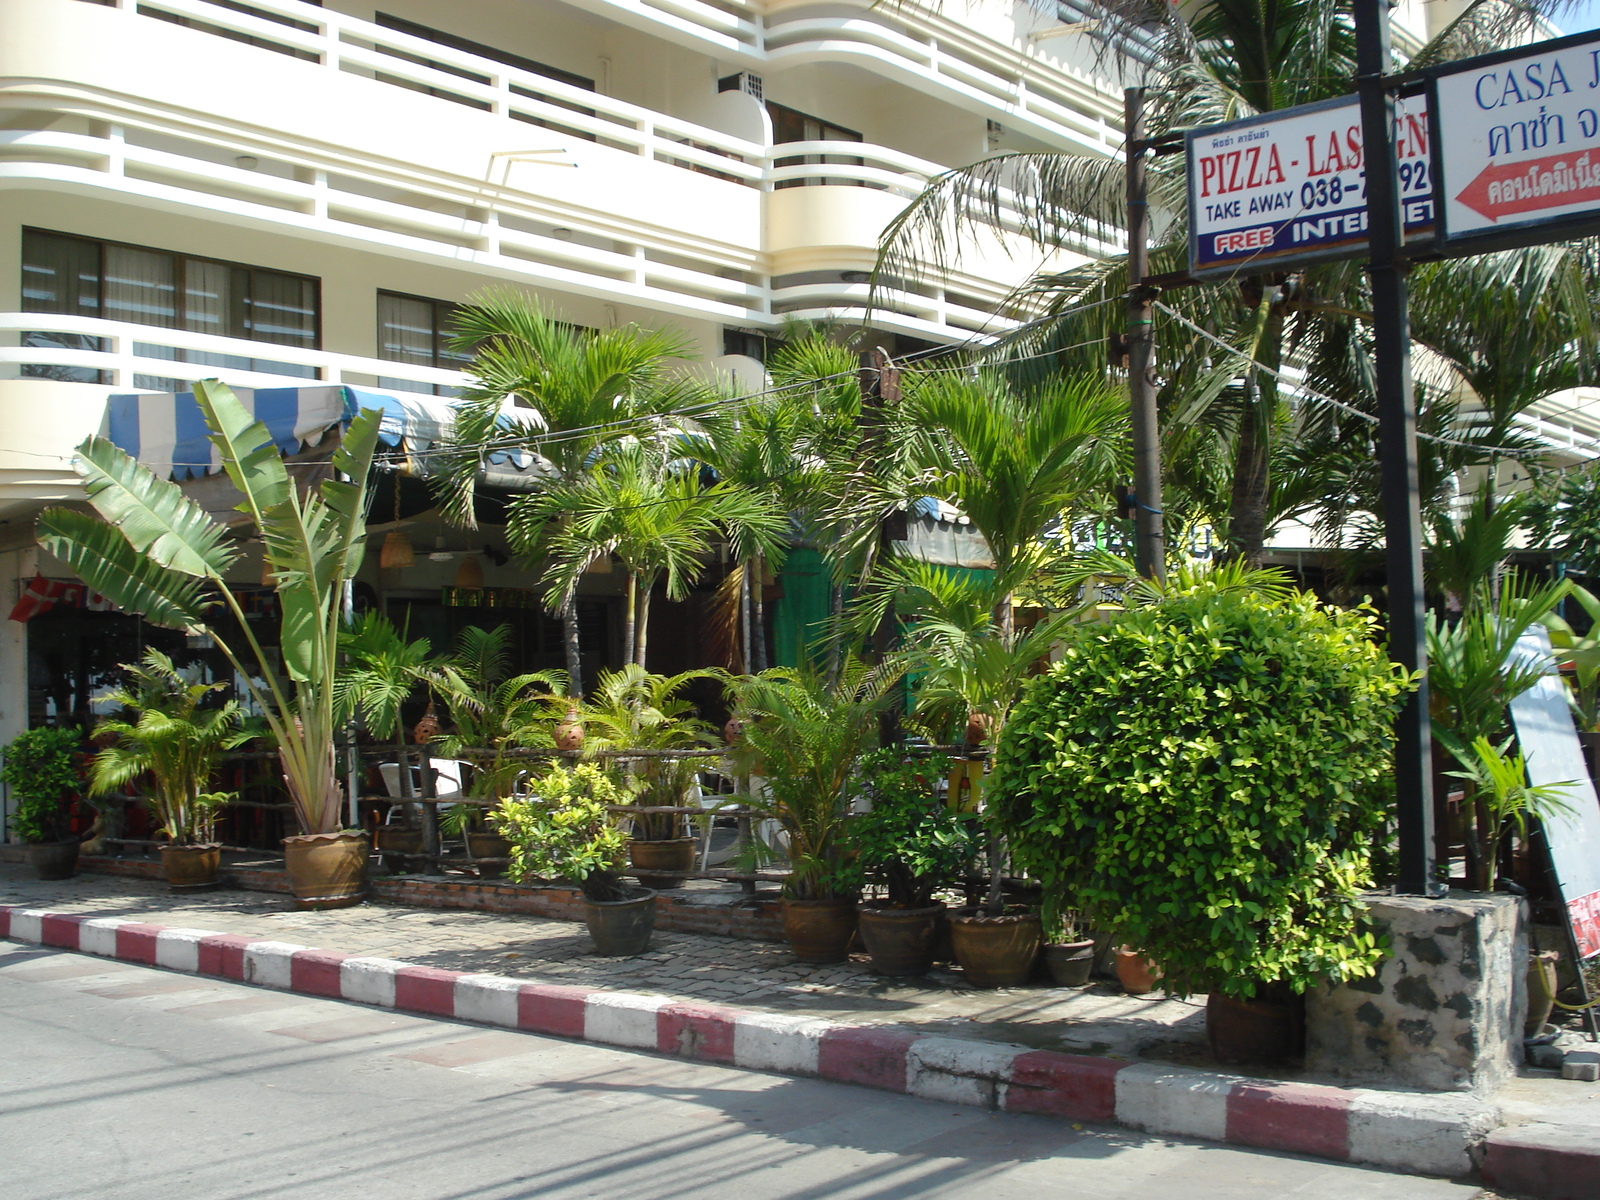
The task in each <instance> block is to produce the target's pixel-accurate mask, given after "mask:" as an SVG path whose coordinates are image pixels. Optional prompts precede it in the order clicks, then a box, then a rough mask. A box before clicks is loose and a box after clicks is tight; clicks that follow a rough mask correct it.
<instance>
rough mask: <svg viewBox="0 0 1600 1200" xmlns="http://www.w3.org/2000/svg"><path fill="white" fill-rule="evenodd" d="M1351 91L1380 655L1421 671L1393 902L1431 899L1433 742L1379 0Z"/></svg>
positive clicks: (1385, 12)
mask: <svg viewBox="0 0 1600 1200" xmlns="http://www.w3.org/2000/svg"><path fill="white" fill-rule="evenodd" d="M1355 24H1356V83H1357V86H1358V88H1359V91H1360V95H1361V131H1362V140H1363V142H1364V144H1365V146H1366V154H1365V158H1366V182H1367V245H1368V252H1369V255H1370V258H1369V262H1370V266H1369V267H1368V271H1369V273H1370V275H1371V279H1372V330H1373V357H1374V360H1375V362H1374V369H1375V383H1376V388H1377V397H1378V438H1379V446H1380V457H1381V459H1382V465H1383V530H1384V541H1385V547H1386V549H1385V565H1386V568H1387V575H1388V582H1389V656H1390V657H1391V658H1392V659H1394V661H1395V662H1397V663H1399V664H1401V665H1402V666H1403V667H1405V668H1406V670H1408V671H1415V672H1421V673H1422V678H1421V682H1420V683H1419V684H1418V686H1417V690H1416V691H1414V692H1413V693H1411V696H1410V698H1409V699H1408V700H1407V701H1406V705H1405V707H1404V708H1403V709H1402V710H1401V712H1400V716H1399V718H1398V719H1397V720H1396V722H1395V747H1394V772H1395V810H1396V823H1397V825H1398V832H1399V842H1400V845H1399V876H1398V878H1397V879H1396V881H1395V891H1397V892H1399V893H1400V894H1402V895H1411V896H1427V895H1436V894H1438V891H1439V888H1438V886H1437V885H1436V884H1435V882H1434V879H1433V741H1432V738H1433V734H1432V730H1431V729H1430V727H1429V722H1428V679H1427V670H1428V646H1427V641H1426V639H1425V634H1424V625H1423V613H1424V602H1423V592H1422V511H1421V506H1420V503H1419V491H1418V485H1417V412H1416V402H1415V398H1414V397H1413V395H1412V391H1411V329H1410V322H1409V319H1408V317H1407V314H1406V266H1405V263H1404V262H1403V260H1402V253H1401V252H1402V248H1403V247H1402V237H1403V233H1402V230H1403V228H1404V227H1403V226H1402V224H1401V221H1400V185H1399V180H1398V178H1397V171H1396V163H1395V154H1394V96H1393V94H1392V93H1391V92H1390V90H1389V88H1388V86H1387V81H1386V79H1385V78H1384V76H1385V74H1386V73H1387V71H1388V69H1389V64H1390V61H1391V57H1390V52H1389V4H1388V0H1355Z"/></svg>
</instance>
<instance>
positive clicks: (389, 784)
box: [378, 758, 467, 824]
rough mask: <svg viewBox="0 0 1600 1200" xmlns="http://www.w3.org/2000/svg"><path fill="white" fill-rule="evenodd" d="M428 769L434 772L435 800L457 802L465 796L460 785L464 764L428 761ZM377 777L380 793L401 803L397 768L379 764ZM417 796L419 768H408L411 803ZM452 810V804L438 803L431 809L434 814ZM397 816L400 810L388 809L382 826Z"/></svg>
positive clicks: (439, 759) (464, 769) (419, 783)
mask: <svg viewBox="0 0 1600 1200" xmlns="http://www.w3.org/2000/svg"><path fill="white" fill-rule="evenodd" d="M429 765H430V766H432V767H433V770H434V777H433V788H434V795H435V796H436V797H437V798H438V799H439V800H441V801H453V800H459V799H461V798H462V797H463V796H465V795H466V792H465V791H464V790H463V786H462V782H461V777H462V775H464V774H465V773H466V768H467V764H466V763H464V762H462V761H461V760H459V759H455V758H435V759H432V760H430V762H429ZM378 774H379V775H381V776H382V777H383V790H384V791H386V792H388V793H389V798H390V799H392V800H399V799H402V797H401V795H400V764H399V763H392V762H386V763H379V764H378ZM421 795H422V768H421V767H418V766H413V767H412V768H411V797H410V799H411V800H412V801H415V800H416V799H417V798H418V797H419V796H421ZM453 807H454V805H453V804H450V803H442V804H439V805H437V806H436V807H435V811H436V812H441V813H442V812H444V811H445V810H446V809H448V808H453ZM397 816H401V809H400V806H399V805H398V804H396V805H393V806H392V807H391V808H390V809H389V815H388V817H387V818H386V819H385V822H384V823H385V824H393V823H394V821H395V818H396V817H397Z"/></svg>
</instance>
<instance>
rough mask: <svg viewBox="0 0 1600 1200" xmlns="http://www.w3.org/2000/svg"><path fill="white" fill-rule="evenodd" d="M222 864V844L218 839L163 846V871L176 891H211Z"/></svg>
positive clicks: (168, 882) (168, 883)
mask: <svg viewBox="0 0 1600 1200" xmlns="http://www.w3.org/2000/svg"><path fill="white" fill-rule="evenodd" d="M221 866H222V846H221V844H220V843H218V842H204V843H196V844H194V845H190V846H163V847H161V873H162V874H163V875H165V876H166V878H167V886H168V887H170V888H171V889H172V890H173V891H175V892H199V891H208V890H210V889H211V888H214V887H216V886H217V870H218V868H220V867H221Z"/></svg>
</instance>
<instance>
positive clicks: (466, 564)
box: [456, 554, 483, 588]
mask: <svg viewBox="0 0 1600 1200" xmlns="http://www.w3.org/2000/svg"><path fill="white" fill-rule="evenodd" d="M456 586H457V587H458V588H481V587H482V586H483V560H482V559H481V558H479V557H478V556H477V555H476V554H469V555H467V556H466V557H465V558H463V559H462V560H461V565H460V566H459V567H457V568H456Z"/></svg>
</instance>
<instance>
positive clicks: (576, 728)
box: [556, 704, 584, 750]
mask: <svg viewBox="0 0 1600 1200" xmlns="http://www.w3.org/2000/svg"><path fill="white" fill-rule="evenodd" d="M583 737H584V733H583V720H582V718H580V717H579V716H578V706H577V705H576V704H574V705H573V706H572V707H571V708H569V709H567V715H566V716H565V717H564V718H562V720H561V722H560V724H558V725H557V726H556V749H557V750H582V749H583Z"/></svg>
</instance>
